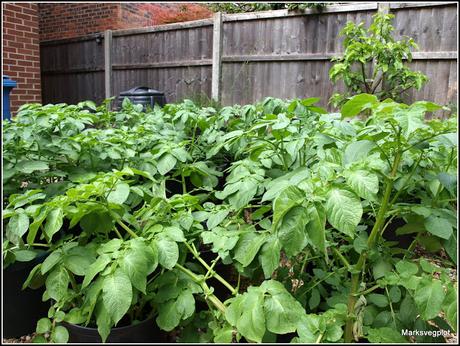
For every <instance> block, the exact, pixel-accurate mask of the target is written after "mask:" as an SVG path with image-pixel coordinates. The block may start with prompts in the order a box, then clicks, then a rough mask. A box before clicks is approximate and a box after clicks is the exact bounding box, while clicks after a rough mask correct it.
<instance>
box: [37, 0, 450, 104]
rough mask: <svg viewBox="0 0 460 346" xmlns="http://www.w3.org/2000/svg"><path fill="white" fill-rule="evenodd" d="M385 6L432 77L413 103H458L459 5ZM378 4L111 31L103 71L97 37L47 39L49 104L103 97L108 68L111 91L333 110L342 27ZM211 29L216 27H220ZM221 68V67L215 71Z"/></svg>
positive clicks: (368, 15) (365, 17)
mask: <svg viewBox="0 0 460 346" xmlns="http://www.w3.org/2000/svg"><path fill="white" fill-rule="evenodd" d="M387 6H389V10H390V12H391V13H393V14H394V15H395V19H394V21H393V25H394V26H395V32H394V33H395V35H396V37H397V38H400V37H402V36H404V35H407V36H409V37H412V38H414V40H415V41H416V42H417V43H418V45H419V50H418V51H416V52H415V53H414V54H413V57H414V59H413V61H412V62H411V63H410V66H411V67H412V68H414V69H415V70H418V71H421V72H423V73H425V74H426V75H427V76H428V77H429V78H430V81H429V82H428V83H427V85H426V86H425V87H424V88H423V89H422V90H420V91H411V92H409V93H408V95H407V100H408V101H412V100H415V99H426V100H432V101H435V102H438V103H441V104H447V103H452V102H456V99H457V93H458V92H457V22H458V18H457V4H456V3H454V2H443V3H440V2H437V3H389V4H387ZM378 8H379V4H377V3H375V2H374V3H360V4H356V3H354V4H347V5H332V6H327V7H326V8H325V9H324V10H323V11H322V12H321V13H318V12H317V11H315V10H306V11H304V12H303V13H298V12H290V11H287V10H279V11H270V12H260V13H245V14H234V15H222V17H221V20H218V21H217V20H215V19H214V20H213V19H206V20H200V21H195V22H187V23H177V24H169V25H163V26H158V27H152V28H141V29H131V30H118V31H113V32H112V45H111V49H110V63H109V65H108V66H109V67H110V69H108V68H106V70H104V61H105V60H104V58H105V56H104V44H101V43H97V42H96V36H97V35H92V36H88V37H85V38H81V39H70V40H62V41H55V42H44V43H43V44H42V47H41V60H42V84H43V100H44V102H78V101H80V100H84V99H93V100H96V101H101V100H102V99H103V98H104V97H105V92H104V88H105V81H104V74H106V76H105V79H106V80H107V81H109V82H108V83H110V85H109V90H108V91H107V92H109V94H110V95H115V96H116V95H118V94H119V92H120V91H123V90H127V89H129V88H132V87H134V86H136V85H146V86H149V87H152V88H155V89H158V90H160V91H163V92H164V93H165V95H166V98H167V100H168V102H177V101H180V100H182V99H184V98H192V99H198V98H202V97H203V96H206V97H208V98H211V97H214V98H219V100H220V101H221V103H222V104H223V105H230V104H245V103H253V102H256V101H260V100H262V99H263V98H264V97H266V96H274V97H281V98H294V97H320V98H321V104H322V105H323V106H326V105H327V101H328V99H329V97H330V96H331V95H332V94H333V93H334V92H341V91H343V90H344V87H343V84H341V83H338V84H337V85H333V84H332V83H331V82H330V80H329V75H328V72H329V69H330V67H331V66H332V63H331V62H330V59H331V58H332V57H334V56H338V55H340V54H341V52H342V51H343V47H342V43H343V38H342V37H340V36H339V32H340V30H341V29H342V28H343V27H344V25H345V24H346V23H347V22H348V21H353V22H356V23H359V22H364V23H365V26H366V27H367V26H368V25H369V24H370V23H371V21H372V15H373V14H375V13H376V11H377V9H378ZM213 25H216V28H217V29H219V30H213V29H214V28H213ZM213 33H214V34H213ZM216 35H221V38H219V39H217V37H216ZM213 42H221V44H222V48H221V49H219V54H213ZM219 46H220V44H219ZM215 49H218V47H215ZM214 53H216V52H214ZM107 61H109V60H107ZM213 64H214V69H213ZM216 64H221V65H219V68H216V66H217V65H216ZM220 67H221V68H220ZM213 71H214V72H213ZM213 73H214V78H213ZM212 90H214V91H212Z"/></svg>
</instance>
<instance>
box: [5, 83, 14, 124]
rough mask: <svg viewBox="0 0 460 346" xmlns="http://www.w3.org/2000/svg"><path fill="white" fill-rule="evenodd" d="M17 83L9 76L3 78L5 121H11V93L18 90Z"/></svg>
mask: <svg viewBox="0 0 460 346" xmlns="http://www.w3.org/2000/svg"><path fill="white" fill-rule="evenodd" d="M16 85H17V84H16V81H14V80H12V79H10V77H9V76H3V119H11V112H10V92H11V90H13V88H16Z"/></svg>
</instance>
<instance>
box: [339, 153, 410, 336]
mask: <svg viewBox="0 0 460 346" xmlns="http://www.w3.org/2000/svg"><path fill="white" fill-rule="evenodd" d="M401 156H402V152H401V150H399V151H398V152H397V153H396V156H395V158H394V161H393V167H392V170H391V173H390V176H389V177H388V180H387V185H386V189H385V193H384V195H383V198H382V203H381V205H380V208H379V212H378V214H377V219H376V221H375V224H374V227H373V228H372V231H371V234H370V235H369V238H368V240H367V249H371V248H373V247H374V245H375V243H376V242H377V238H378V236H379V235H380V229H381V227H382V225H383V223H384V222H385V214H386V212H387V208H388V205H389V202H390V196H391V191H392V189H393V184H394V180H393V179H394V177H395V176H396V172H397V170H398V166H399V163H400V161H401ZM366 256H367V251H363V252H362V253H361V255H360V256H359V259H358V262H357V263H356V265H355V268H354V269H355V271H354V272H353V274H352V275H351V288H350V294H349V296H348V315H347V322H346V325H345V338H344V340H345V343H350V342H351V341H352V340H353V323H354V319H355V318H354V309H355V304H356V293H357V292H358V288H359V279H360V275H361V271H362V270H363V269H364V262H365V259H366Z"/></svg>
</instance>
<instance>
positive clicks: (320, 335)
mask: <svg viewBox="0 0 460 346" xmlns="http://www.w3.org/2000/svg"><path fill="white" fill-rule="evenodd" d="M323 336H324V332H323V333H321V334H319V336H318V339H316V341H315V344H319V343H320V342H321V339H322V338H323Z"/></svg>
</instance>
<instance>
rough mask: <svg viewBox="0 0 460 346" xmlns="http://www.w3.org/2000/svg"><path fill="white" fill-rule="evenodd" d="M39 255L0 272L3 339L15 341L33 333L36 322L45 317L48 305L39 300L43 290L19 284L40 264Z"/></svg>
mask: <svg viewBox="0 0 460 346" xmlns="http://www.w3.org/2000/svg"><path fill="white" fill-rule="evenodd" d="M46 256H48V254H47V253H46V254H42V255H39V256H38V257H36V258H35V259H34V260H32V261H30V262H15V263H13V264H11V265H10V266H8V267H7V268H6V269H4V270H3V316H2V317H3V337H4V338H17V337H20V336H23V335H28V334H30V333H32V332H34V331H35V328H36V326H37V321H38V320H39V319H40V318H42V317H46V316H48V309H49V307H50V304H49V302H43V301H42V295H43V292H44V291H45V287H44V286H42V287H40V288H37V289H31V288H26V289H25V290H22V285H23V283H24V281H26V279H27V276H28V275H29V273H30V271H31V270H32V269H33V267H35V266H36V265H37V264H39V263H41V262H43V261H44V260H45V258H46Z"/></svg>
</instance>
